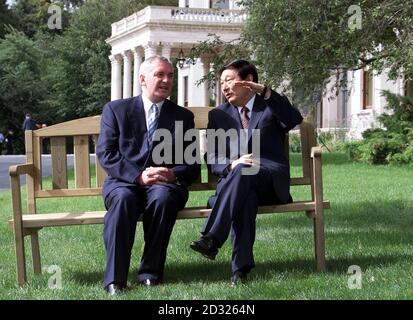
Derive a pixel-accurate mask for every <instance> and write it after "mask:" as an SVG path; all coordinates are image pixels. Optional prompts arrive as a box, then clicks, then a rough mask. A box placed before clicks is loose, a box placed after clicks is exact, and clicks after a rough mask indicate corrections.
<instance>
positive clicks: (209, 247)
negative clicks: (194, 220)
mask: <svg viewBox="0 0 413 320" xmlns="http://www.w3.org/2000/svg"><path fill="white" fill-rule="evenodd" d="M190 247H191V249H192V250H195V251H197V252H199V253H201V254H202V255H203V256H204V257H207V258H208V259H211V260H215V256H216V255H217V253H218V247H217V246H216V245H215V243H214V240H213V239H212V238H209V237H205V236H203V237H201V238H200V239H199V240H195V241H192V243H191V244H190Z"/></svg>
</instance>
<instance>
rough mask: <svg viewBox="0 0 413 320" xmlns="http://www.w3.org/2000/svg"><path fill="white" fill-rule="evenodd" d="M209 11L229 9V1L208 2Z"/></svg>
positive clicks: (214, 0) (216, 0)
mask: <svg viewBox="0 0 413 320" xmlns="http://www.w3.org/2000/svg"><path fill="white" fill-rule="evenodd" d="M209 7H210V8H211V9H229V0H209Z"/></svg>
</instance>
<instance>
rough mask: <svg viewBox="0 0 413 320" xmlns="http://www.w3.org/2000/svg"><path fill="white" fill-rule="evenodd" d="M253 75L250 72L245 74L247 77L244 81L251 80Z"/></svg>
mask: <svg viewBox="0 0 413 320" xmlns="http://www.w3.org/2000/svg"><path fill="white" fill-rule="evenodd" d="M253 80H254V77H253V76H252V74H249V75H247V78H246V79H245V81H253Z"/></svg>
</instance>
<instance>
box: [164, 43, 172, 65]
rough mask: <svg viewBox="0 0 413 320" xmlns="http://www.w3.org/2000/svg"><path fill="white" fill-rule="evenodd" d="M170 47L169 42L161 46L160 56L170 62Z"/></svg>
mask: <svg viewBox="0 0 413 320" xmlns="http://www.w3.org/2000/svg"><path fill="white" fill-rule="evenodd" d="M171 50H172V45H171V44H170V43H169V42H166V43H163V44H162V56H163V57H165V58H166V59H168V60H169V61H171Z"/></svg>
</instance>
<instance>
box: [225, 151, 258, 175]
mask: <svg viewBox="0 0 413 320" xmlns="http://www.w3.org/2000/svg"><path fill="white" fill-rule="evenodd" d="M239 164H246V165H249V166H252V165H258V166H259V161H258V160H257V159H254V158H253V154H252V153H250V154H244V155H243V156H241V157H240V158H239V159H237V160H235V161H234V162H232V163H231V165H230V171H232V170H234V169H235V167H236V166H237V165H239Z"/></svg>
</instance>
